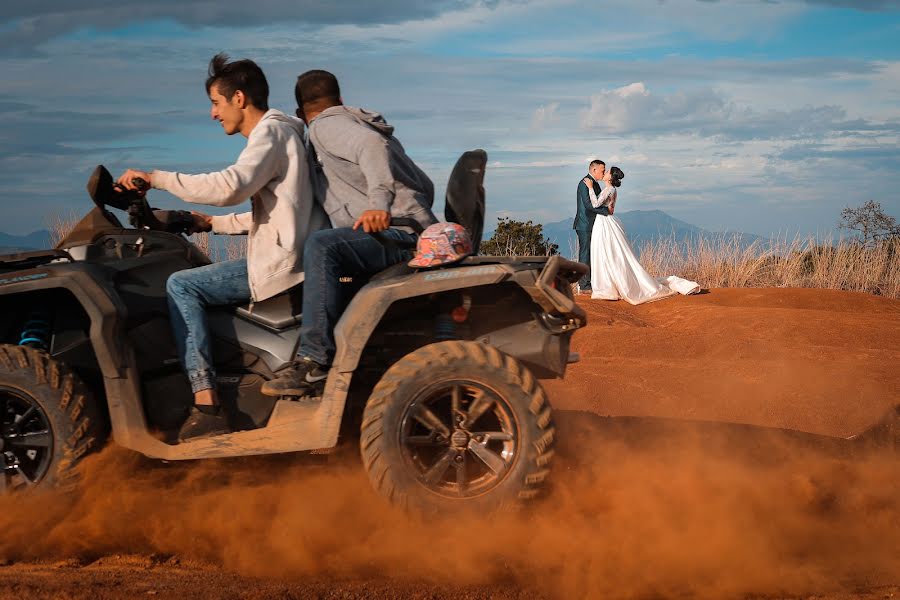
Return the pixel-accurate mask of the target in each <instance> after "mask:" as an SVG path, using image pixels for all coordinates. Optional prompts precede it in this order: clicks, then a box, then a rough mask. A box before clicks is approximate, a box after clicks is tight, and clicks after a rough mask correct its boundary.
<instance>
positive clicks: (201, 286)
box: [166, 258, 250, 394]
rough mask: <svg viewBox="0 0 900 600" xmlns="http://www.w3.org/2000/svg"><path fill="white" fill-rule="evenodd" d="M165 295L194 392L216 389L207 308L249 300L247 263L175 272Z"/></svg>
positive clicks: (179, 349)
mask: <svg viewBox="0 0 900 600" xmlns="http://www.w3.org/2000/svg"><path fill="white" fill-rule="evenodd" d="M166 295H167V296H168V300H169V316H170V318H171V320H172V333H173V334H174V335H175V347H176V349H177V350H178V358H180V359H181V364H182V365H183V366H184V369H185V371H187V374H188V378H189V379H190V380H191V389H192V390H193V391H194V393H195V394H196V393H197V392H199V391H201V390H208V389H212V388H215V387H216V386H215V382H216V371H215V368H214V367H213V357H212V340H210V338H209V325H208V322H207V319H206V308H207V307H208V306H227V305H230V304H243V303H244V302H248V301H249V300H250V281H249V279H248V278H247V259H246V258H240V259H238V260H228V261H225V262H219V263H213V264H211V265H206V266H203V267H197V268H195V269H185V270H183V271H176V272H175V273H172V274H171V275H169V280H168V281H167V282H166Z"/></svg>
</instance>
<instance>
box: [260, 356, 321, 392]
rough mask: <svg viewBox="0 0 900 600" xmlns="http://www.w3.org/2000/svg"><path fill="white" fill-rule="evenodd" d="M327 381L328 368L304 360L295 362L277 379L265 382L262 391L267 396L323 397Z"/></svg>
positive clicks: (309, 360)
mask: <svg viewBox="0 0 900 600" xmlns="http://www.w3.org/2000/svg"><path fill="white" fill-rule="evenodd" d="M327 379H328V367H325V366H323V365H320V364H319V363H317V362H316V361H314V360H312V359H309V358H304V359H303V360H300V361H295V362H294V363H293V364H292V365H291V366H290V367H288V368H287V369H285V370H284V371H282V373H281V375H279V376H278V377H277V378H275V379H272V380H270V381H267V382H265V383H264V384H263V385H262V388H260V391H261V392H262V393H263V394H265V395H266V396H313V397H321V396H322V394H323V393H324V392H325V381H326V380H327Z"/></svg>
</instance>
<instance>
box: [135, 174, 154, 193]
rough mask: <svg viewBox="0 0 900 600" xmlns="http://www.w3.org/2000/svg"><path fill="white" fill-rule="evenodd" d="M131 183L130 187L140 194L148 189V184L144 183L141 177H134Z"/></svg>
mask: <svg viewBox="0 0 900 600" xmlns="http://www.w3.org/2000/svg"><path fill="white" fill-rule="evenodd" d="M131 183H132V185H134V187H136V188H137V189H138V190H140V191H141V192H146V191H147V190H149V189H150V184H148V183H147V182H146V181H144V178H143V177H135V178H134V179H132V180H131Z"/></svg>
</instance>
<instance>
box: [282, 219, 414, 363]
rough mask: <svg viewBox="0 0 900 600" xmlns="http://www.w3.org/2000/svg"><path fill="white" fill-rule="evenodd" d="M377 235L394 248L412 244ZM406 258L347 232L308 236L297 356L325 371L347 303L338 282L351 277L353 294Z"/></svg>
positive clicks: (396, 235)
mask: <svg viewBox="0 0 900 600" xmlns="http://www.w3.org/2000/svg"><path fill="white" fill-rule="evenodd" d="M379 235H380V236H381V238H382V239H388V240H395V241H398V242H412V243H415V241H416V238H415V237H414V236H412V235H410V234H408V233H406V232H403V231H399V230H397V229H389V230H387V231H384V232H382V233H381V234H379ZM411 257H412V252H411V251H410V250H408V249H406V248H401V247H398V246H396V245H392V244H390V243H383V242H382V241H379V239H378V238H376V237H375V236H374V235H372V234H371V233H365V232H364V231H362V230H358V231H354V230H353V229H350V228H349V227H343V228H340V229H322V230H320V231H316V232H315V233H313V234H311V235H310V236H309V237H308V238H307V239H306V246H304V249H303V271H304V273H305V279H304V281H303V327H302V329H301V332H300V350H299V351H298V353H297V354H298V356H300V357H301V358H311V359H312V360H314V361H316V362H317V363H319V364H320V365H325V366H328V365H330V364H331V362H332V361H333V360H334V354H335V341H334V326H335V325H337V322H338V319H340V318H341V315H342V314H343V312H344V309H345V308H346V307H347V304H348V303H349V302H350V300H351V298H350V297H349V296H351V294H348V293H347V289H346V288H347V285H346V284H344V283H341V282H340V280H339V279H340V278H341V277H353V279H354V282H353V283H354V285H353V290H354V291H355V290H356V289H359V286H360V285H362V284H363V283H365V281H366V280H368V279H369V278H370V277H371V276H372V275H375V274H376V273H378V272H380V271H383V270H385V269H387V268H388V267H390V266H391V265H395V264H397V263H399V262H402V261H404V260H409V259H410V258H411Z"/></svg>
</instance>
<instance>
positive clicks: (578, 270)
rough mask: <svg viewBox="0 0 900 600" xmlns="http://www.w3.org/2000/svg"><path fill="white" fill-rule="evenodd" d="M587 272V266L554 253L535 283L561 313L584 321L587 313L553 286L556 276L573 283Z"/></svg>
mask: <svg viewBox="0 0 900 600" xmlns="http://www.w3.org/2000/svg"><path fill="white" fill-rule="evenodd" d="M587 273H588V266H587V265H584V264H582V263H579V262H574V261H571V260H566V259H565V258H563V257H561V256H559V255H556V256H551V257H550V260H548V261H547V264H546V266H544V269H543V270H542V271H541V274H540V275H539V276H538V278H537V281H536V282H535V285H536V286H537V287H538V289H539V290H541V291H542V292H543V293H544V295H545V296H546V297H547V299H548V300H549V301H550V303H551V304H552V305H553V307H554V308H555V309H556V310H558V311H559V312H560V314H563V315H571V316H573V317H575V318H577V319H579V320H581V321H586V317H587V314H586V313H585V312H584V309H583V308H581V307H580V306H578V304H576V303H575V301H574V300H573V299H571V298H569V297H568V296H566V295H565V294H563V293H562V292H560V291H559V290H557V289H556V288H555V287H554V286H553V282H554V281H556V278H557V277H561V278H562V279H564V280H565V281H567V282H569V283H575V282H576V281H578V280H579V279H581V278H582V277H584V276H585V275H587Z"/></svg>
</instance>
